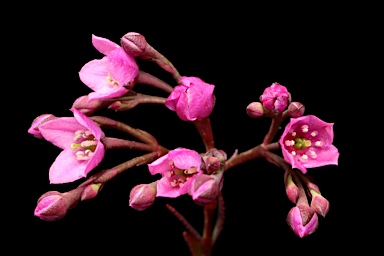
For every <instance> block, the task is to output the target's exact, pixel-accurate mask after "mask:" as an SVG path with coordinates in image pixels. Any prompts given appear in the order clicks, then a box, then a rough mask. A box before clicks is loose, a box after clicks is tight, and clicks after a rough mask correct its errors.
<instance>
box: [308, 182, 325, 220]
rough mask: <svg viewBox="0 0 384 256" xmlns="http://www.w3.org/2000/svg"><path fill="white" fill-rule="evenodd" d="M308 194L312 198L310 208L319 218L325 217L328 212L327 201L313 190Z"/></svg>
mask: <svg viewBox="0 0 384 256" xmlns="http://www.w3.org/2000/svg"><path fill="white" fill-rule="evenodd" d="M309 192H310V193H311V196H312V200H311V208H312V209H313V210H315V211H316V212H317V213H318V214H320V215H321V216H323V217H325V215H327V213H328V211H329V201H328V200H327V199H325V198H324V197H323V196H322V195H321V194H320V193H319V192H317V191H315V190H314V189H309Z"/></svg>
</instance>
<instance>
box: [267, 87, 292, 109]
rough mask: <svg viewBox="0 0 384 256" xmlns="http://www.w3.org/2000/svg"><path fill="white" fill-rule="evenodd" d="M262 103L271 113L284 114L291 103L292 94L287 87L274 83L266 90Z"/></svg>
mask: <svg viewBox="0 0 384 256" xmlns="http://www.w3.org/2000/svg"><path fill="white" fill-rule="evenodd" d="M260 101H261V103H262V104H263V106H264V108H266V109H268V110H269V111H273V112H278V113H282V112H283V111H284V110H285V109H286V108H287V106H288V104H289V103H290V102H291V94H290V93H289V92H288V90H287V88H286V87H285V86H283V85H281V84H279V83H273V84H272V85H271V86H270V87H267V88H266V89H265V90H264V92H263V94H262V95H261V96H260Z"/></svg>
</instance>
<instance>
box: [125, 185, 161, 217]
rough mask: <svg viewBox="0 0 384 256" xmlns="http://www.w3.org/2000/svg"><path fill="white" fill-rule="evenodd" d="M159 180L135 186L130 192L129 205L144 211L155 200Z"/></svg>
mask: <svg viewBox="0 0 384 256" xmlns="http://www.w3.org/2000/svg"><path fill="white" fill-rule="evenodd" d="M156 183H157V182H152V183H150V184H140V185H137V186H135V187H134V188H133V189H132V190H131V193H130V194H129V206H131V207H132V208H133V209H136V210H138V211H143V210H145V209H147V208H148V207H149V206H151V205H152V204H153V203H154V202H155V198H156V194H157V184H156Z"/></svg>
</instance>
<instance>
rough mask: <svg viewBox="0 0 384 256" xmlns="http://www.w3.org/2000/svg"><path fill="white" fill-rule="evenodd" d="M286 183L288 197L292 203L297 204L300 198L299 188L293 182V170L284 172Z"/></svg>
mask: <svg viewBox="0 0 384 256" xmlns="http://www.w3.org/2000/svg"><path fill="white" fill-rule="evenodd" d="M284 183H285V192H286V194H287V196H288V199H289V200H290V201H291V202H292V203H294V204H296V202H297V199H298V198H299V188H298V187H297V186H296V184H295V183H294V182H293V179H292V173H291V172H285V173H284Z"/></svg>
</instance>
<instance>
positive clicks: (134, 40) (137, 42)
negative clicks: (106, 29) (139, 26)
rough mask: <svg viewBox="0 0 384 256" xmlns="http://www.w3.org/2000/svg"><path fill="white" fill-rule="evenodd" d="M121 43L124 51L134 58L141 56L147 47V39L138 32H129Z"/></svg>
mask: <svg viewBox="0 0 384 256" xmlns="http://www.w3.org/2000/svg"><path fill="white" fill-rule="evenodd" d="M120 43H121V45H122V47H123V49H124V50H125V51H126V52H127V53H129V54H131V55H132V56H133V57H137V56H140V55H141V54H142V53H143V52H144V51H145V48H146V47H147V41H146V40H145V37H144V36H143V35H141V34H139V33H136V32H129V33H127V34H125V35H124V36H123V37H122V38H121V40H120Z"/></svg>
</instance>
